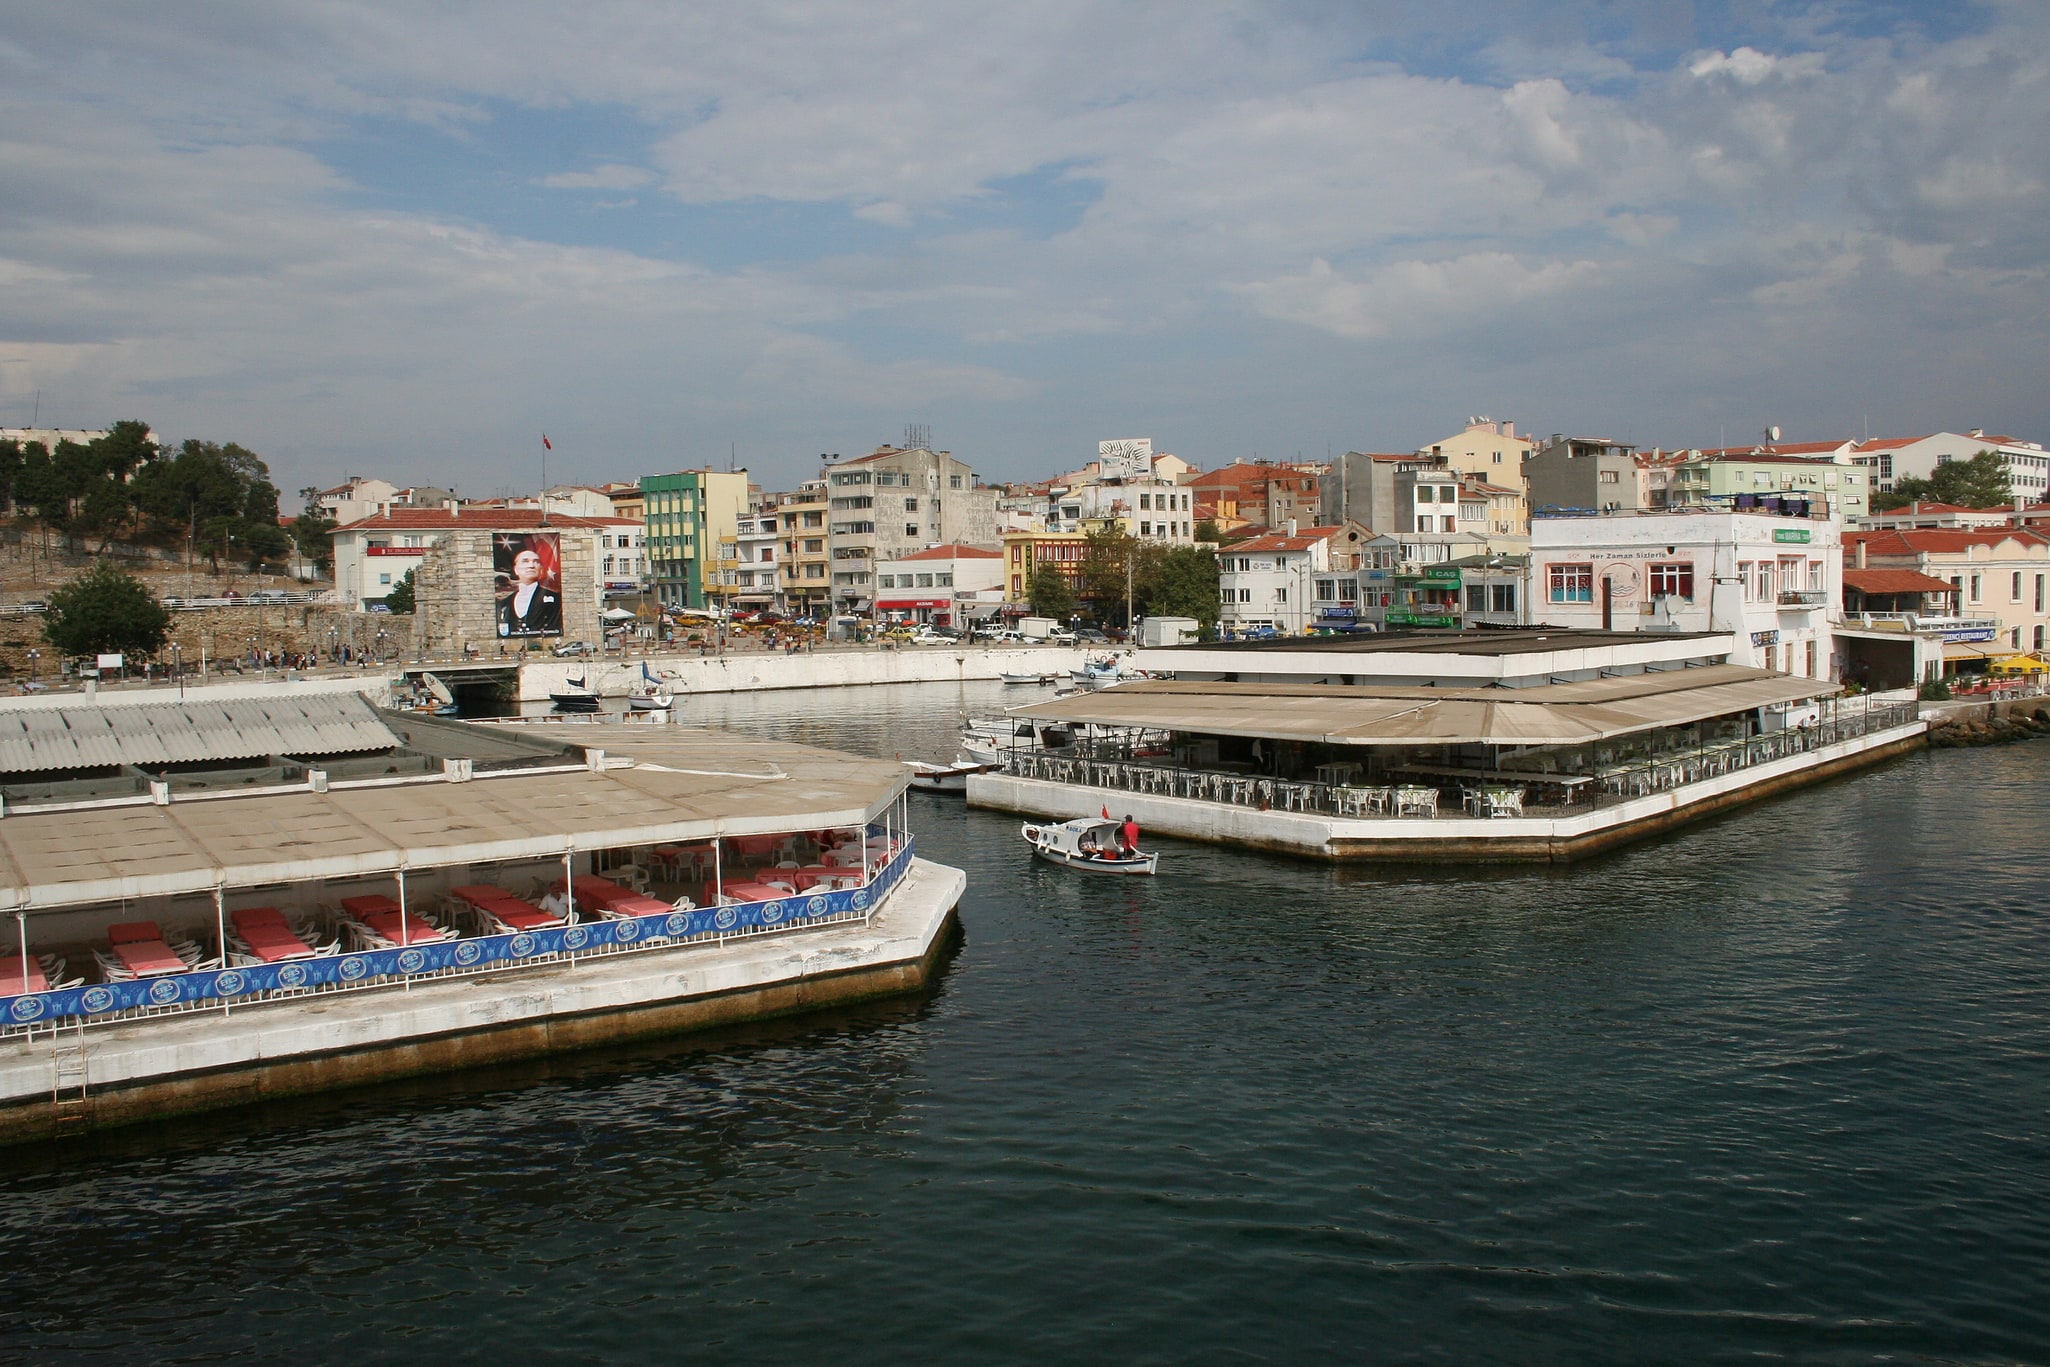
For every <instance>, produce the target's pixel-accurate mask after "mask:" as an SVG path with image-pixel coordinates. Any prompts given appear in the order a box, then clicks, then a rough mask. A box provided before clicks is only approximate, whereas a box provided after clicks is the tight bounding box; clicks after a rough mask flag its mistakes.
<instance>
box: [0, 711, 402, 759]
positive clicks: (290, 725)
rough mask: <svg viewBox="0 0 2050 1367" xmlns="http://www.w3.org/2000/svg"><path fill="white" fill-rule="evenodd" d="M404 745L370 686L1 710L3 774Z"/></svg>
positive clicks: (356, 751)
mask: <svg viewBox="0 0 2050 1367" xmlns="http://www.w3.org/2000/svg"><path fill="white" fill-rule="evenodd" d="M398 743H399V738H398V737H397V736H395V735H393V734H392V732H391V729H390V728H389V727H387V726H386V725H385V724H384V720H383V719H382V718H381V717H380V716H379V715H378V712H377V709H376V708H374V707H372V706H371V705H370V702H369V700H368V699H366V698H365V697H363V695H362V694H360V693H315V694H303V695H287V696H282V697H271V698H230V699H222V700H209V699H200V698H192V699H190V700H186V701H180V702H161V703H145V704H142V705H140V706H112V707H108V706H101V705H98V704H95V703H79V704H67V705H64V706H60V707H39V708H34V709H29V708H22V709H9V710H7V711H4V712H0V774H17V775H19V774H48V773H61V772H64V771H66V770H72V769H99V768H107V767H111V766H120V765H139V766H145V767H147V766H150V765H161V764H181V763H186V764H189V763H197V762H204V761H207V760H222V761H227V760H242V759H260V758H263V757H264V756H267V755H299V756H323V755H349V754H364V753H368V752H372V751H377V750H389V749H392V748H393V747H395V746H396V745H398Z"/></svg>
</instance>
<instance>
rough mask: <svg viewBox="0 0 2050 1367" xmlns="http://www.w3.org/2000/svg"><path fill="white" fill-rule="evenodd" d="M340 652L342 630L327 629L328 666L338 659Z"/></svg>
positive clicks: (336, 628) (338, 628)
mask: <svg viewBox="0 0 2050 1367" xmlns="http://www.w3.org/2000/svg"><path fill="white" fill-rule="evenodd" d="M341 650H342V629H341V628H340V627H333V626H331V627H329V628H328V629H327V662H328V663H329V664H334V663H335V662H336V661H337V660H338V659H340V657H341Z"/></svg>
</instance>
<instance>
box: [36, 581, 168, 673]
mask: <svg viewBox="0 0 2050 1367" xmlns="http://www.w3.org/2000/svg"><path fill="white" fill-rule="evenodd" d="M170 634H171V613H170V611H169V609H167V608H165V606H164V605H163V604H162V603H160V602H158V601H157V597H156V595H155V594H153V593H151V592H150V591H149V589H148V588H147V587H146V586H145V585H144V584H143V582H142V581H141V580H140V579H137V578H136V577H135V576H134V575H132V574H129V573H128V572H127V571H126V570H124V569H122V568H121V567H120V566H118V565H116V564H115V563H114V562H113V561H111V560H97V561H94V562H93V567H92V568H91V569H89V570H87V571H86V572H85V573H84V574H81V575H80V576H78V578H76V579H74V580H72V581H71V582H70V583H68V584H65V585H62V586H61V587H59V588H57V589H54V590H52V591H51V593H50V606H49V608H48V610H47V611H45V612H44V614H43V639H44V640H46V641H48V642H49V643H50V644H51V645H52V646H54V647H56V649H58V650H59V651H61V652H63V653H64V654H66V655H98V654H101V653H103V652H109V653H111V652H114V651H119V652H121V653H122V654H124V655H128V654H134V655H155V654H156V653H157V652H158V651H160V650H162V649H163V648H164V641H165V639H166V638H167V637H169V635H170Z"/></svg>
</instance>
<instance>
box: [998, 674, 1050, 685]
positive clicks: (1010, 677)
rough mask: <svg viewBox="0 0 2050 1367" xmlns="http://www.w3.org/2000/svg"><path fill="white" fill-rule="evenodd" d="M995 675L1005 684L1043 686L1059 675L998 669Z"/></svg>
mask: <svg viewBox="0 0 2050 1367" xmlns="http://www.w3.org/2000/svg"><path fill="white" fill-rule="evenodd" d="M997 677H998V678H999V679H1002V680H1003V681H1004V682H1005V683H1007V684H1038V685H1040V686H1042V687H1043V686H1045V685H1047V684H1050V683H1052V682H1053V681H1054V680H1055V679H1057V678H1059V677H1060V676H1059V675H1057V674H1008V673H1003V672H1001V671H1000V672H999V673H998V674H997Z"/></svg>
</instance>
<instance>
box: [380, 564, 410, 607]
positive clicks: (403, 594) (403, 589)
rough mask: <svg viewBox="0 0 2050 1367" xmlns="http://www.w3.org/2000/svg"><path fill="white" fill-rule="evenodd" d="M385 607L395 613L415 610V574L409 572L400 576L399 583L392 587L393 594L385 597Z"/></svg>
mask: <svg viewBox="0 0 2050 1367" xmlns="http://www.w3.org/2000/svg"><path fill="white" fill-rule="evenodd" d="M384 605H385V606H386V607H388V608H390V609H391V610H392V611H393V612H411V611H412V610H413V572H412V571H411V570H407V571H406V572H405V573H404V574H402V575H400V576H399V582H398V583H396V584H393V585H392V586H391V592H390V593H387V594H386V595H385V596H384Z"/></svg>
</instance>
